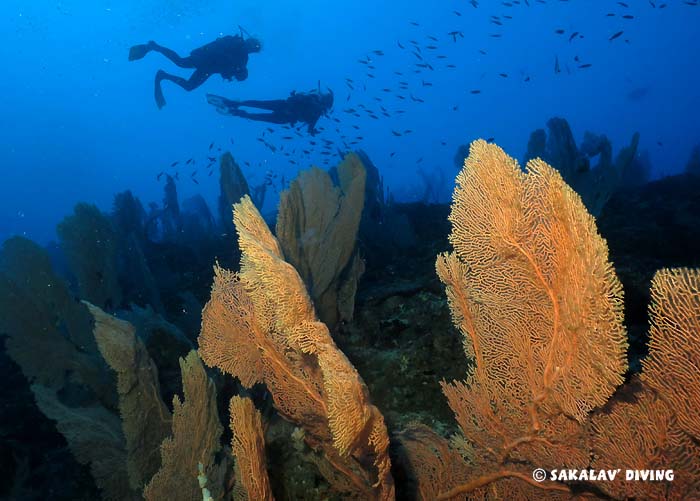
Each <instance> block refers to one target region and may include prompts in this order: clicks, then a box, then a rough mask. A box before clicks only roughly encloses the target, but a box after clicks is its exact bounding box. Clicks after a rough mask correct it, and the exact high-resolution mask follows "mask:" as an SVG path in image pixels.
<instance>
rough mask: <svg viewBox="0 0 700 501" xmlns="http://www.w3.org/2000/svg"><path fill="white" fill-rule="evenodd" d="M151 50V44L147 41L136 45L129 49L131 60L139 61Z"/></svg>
mask: <svg viewBox="0 0 700 501" xmlns="http://www.w3.org/2000/svg"><path fill="white" fill-rule="evenodd" d="M150 50H151V47H150V44H147V43H145V44H141V45H134V46H133V47H132V48H131V49H129V61H137V60H139V59H143V58H144V57H145V56H146V54H148V51H150Z"/></svg>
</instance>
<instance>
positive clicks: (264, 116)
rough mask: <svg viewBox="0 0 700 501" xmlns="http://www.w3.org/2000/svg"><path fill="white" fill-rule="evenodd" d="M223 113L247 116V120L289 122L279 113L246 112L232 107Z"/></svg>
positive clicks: (275, 122) (276, 122)
mask: <svg viewBox="0 0 700 501" xmlns="http://www.w3.org/2000/svg"><path fill="white" fill-rule="evenodd" d="M222 113H223V112H222ZM225 114H226V115H231V116H234V117H241V118H247V119H248V120H254V121H256V122H267V123H271V124H286V123H289V119H288V118H287V117H285V116H284V115H282V114H279V113H248V112H247V111H245V110H240V109H237V108H234V109H229V110H228V111H227V112H226V113H225Z"/></svg>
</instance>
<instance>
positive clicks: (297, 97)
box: [207, 92, 333, 135]
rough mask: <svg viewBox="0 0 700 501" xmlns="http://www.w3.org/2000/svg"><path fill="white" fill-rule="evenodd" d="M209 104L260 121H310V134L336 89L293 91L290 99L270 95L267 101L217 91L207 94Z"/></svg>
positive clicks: (233, 114)
mask: <svg viewBox="0 0 700 501" xmlns="http://www.w3.org/2000/svg"><path fill="white" fill-rule="evenodd" d="M207 101H208V102H209V104H213V105H214V106H216V110H217V111H218V112H219V113H222V114H224V115H231V116H235V117H242V118H248V119H250V120H256V121H258V122H268V123H274V124H289V125H294V124H296V123H297V122H302V123H305V124H307V125H308V131H309V134H311V135H315V134H316V132H317V131H316V122H318V119H319V118H321V116H323V115H326V114H327V113H328V111H329V110H330V109H331V107H332V106H333V92H329V93H327V94H320V93H317V92H310V93H304V92H292V93H291V95H290V96H289V97H288V98H287V99H270V100H264V101H258V100H247V101H232V100H230V99H226V98H224V97H221V96H216V95H214V94H207ZM241 107H246V108H258V109H261V110H268V111H270V113H250V112H248V111H245V110H241V109H240V108H241Z"/></svg>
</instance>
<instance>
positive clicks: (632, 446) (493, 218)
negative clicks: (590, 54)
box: [402, 141, 700, 499]
mask: <svg viewBox="0 0 700 501" xmlns="http://www.w3.org/2000/svg"><path fill="white" fill-rule="evenodd" d="M450 221H451V222H452V224H453V231H452V234H451V235H450V241H451V243H452V244H453V246H454V251H453V252H451V253H446V254H443V255H441V256H439V257H438V261H437V271H438V275H439V276H440V279H441V280H442V281H443V283H444V284H445V285H446V289H447V297H448V302H449V305H450V309H451V311H452V315H453V319H454V322H455V324H456V325H457V326H458V327H459V329H460V331H461V332H462V334H463V336H464V347H465V352H466V353H467V355H468V356H469V357H471V358H473V360H474V364H475V366H474V368H473V369H472V371H471V372H470V373H469V374H468V375H467V379H466V381H465V382H463V383H462V382H455V383H452V384H443V390H444V392H445V395H446V396H447V398H448V401H449V404H450V407H452V409H453V410H454V412H455V416H456V418H457V423H458V424H459V427H460V429H461V432H462V434H461V435H459V436H457V437H455V438H454V440H453V448H447V442H446V441H445V440H444V439H442V438H440V437H439V436H437V435H435V434H430V433H427V432H425V430H422V429H421V428H420V427H418V428H416V427H413V428H412V429H409V430H408V432H407V433H406V435H405V436H404V437H403V439H402V443H403V445H404V448H405V452H406V454H407V456H408V457H409V458H410V460H411V465H412V467H413V469H414V472H415V475H416V477H417V489H418V491H419V492H418V493H419V495H421V496H422V498H423V499H460V498H463V496H465V495H467V496H469V497H470V498H472V497H473V498H482V497H486V496H488V497H493V498H496V499H516V498H522V499H531V498H534V497H541V496H543V493H544V492H547V497H548V498H552V497H553V496H563V497H564V498H567V497H569V496H570V495H572V492H571V491H570V489H571V488H572V487H571V486H569V485H567V484H566V483H561V482H552V481H549V480H545V481H543V482H539V483H538V482H536V481H534V480H533V478H532V471H533V470H534V469H535V468H543V469H544V470H545V471H549V470H553V469H561V468H573V469H581V468H588V467H589V465H590V464H591V463H590V457H591V450H592V451H593V452H594V453H595V461H594V463H593V466H595V467H597V468H607V469H609V468H616V467H623V468H624V467H625V466H627V467H629V468H662V467H663V468H668V467H675V468H677V469H678V470H679V471H682V472H683V473H682V474H681V475H682V477H681V479H680V481H679V483H678V485H673V487H672V490H668V489H669V486H668V485H659V484H653V483H652V484H646V485H645V484H640V483H636V484H632V485H627V484H625V483H624V482H612V483H610V484H609V485H607V484H606V487H603V490H606V492H607V493H608V494H609V495H610V496H613V497H615V498H620V499H623V498H626V497H629V496H638V497H639V498H666V497H673V498H675V496H677V495H683V496H690V497H689V498H690V499H692V498H693V496H695V494H688V493H696V492H697V489H698V485H700V467H699V466H698V465H699V464H700V462H699V461H698V459H697V458H698V457H700V454H698V452H699V451H698V449H697V437H698V426H697V423H698V420H697V416H698V415H699V414H700V396H699V395H700V389H698V388H697V384H696V383H697V381H695V380H694V377H695V373H696V372H697V367H698V366H700V358H698V357H699V354H700V348H699V346H700V343H699V341H700V340H699V339H697V333H698V332H700V278H699V277H700V273H698V272H690V271H688V270H675V271H668V270H664V271H662V272H660V273H659V274H657V277H656V278H655V280H654V284H653V289H652V297H653V305H652V318H653V321H652V329H651V342H650V350H651V353H650V357H649V359H648V360H647V361H646V362H645V371H644V374H643V375H642V379H643V381H644V384H643V386H642V389H641V390H639V389H638V390H637V398H636V400H634V401H633V402H631V403H630V402H627V403H612V404H609V408H608V409H607V410H605V411H602V412H596V408H599V407H601V406H603V405H605V404H606V403H607V402H608V400H609V399H610V397H611V396H612V395H613V393H614V392H615V390H616V388H617V387H618V386H619V385H620V384H621V383H622V382H623V377H622V376H623V374H624V372H625V369H626V363H625V349H626V345H627V344H626V337H625V332H624V329H623V327H622V291H621V287H620V284H619V282H618V280H617V278H616V276H615V274H614V271H613V269H612V267H611V265H610V263H609V262H608V259H607V246H606V244H605V242H604V241H603V240H602V239H601V238H600V236H599V235H598V234H597V231H596V228H595V224H594V221H593V219H592V218H591V217H590V216H589V215H588V213H587V211H586V210H585V207H584V206H583V203H582V202H581V199H580V198H579V197H578V195H576V193H574V192H573V191H572V190H571V188H569V187H568V186H567V185H566V184H565V183H564V181H563V180H562V178H561V176H560V175H559V174H558V173H557V171H555V170H554V169H552V168H551V167H550V166H548V165H547V164H545V163H544V162H542V161H541V160H539V159H537V160H533V161H530V162H529V163H528V165H527V171H526V172H525V173H523V172H522V171H521V170H520V168H519V166H518V165H517V163H516V162H515V161H514V160H513V159H512V158H510V157H508V156H507V155H506V154H505V153H504V152H503V151H502V150H501V149H500V148H498V147H497V146H493V145H488V144H487V143H485V142H484V141H477V142H475V143H474V144H473V145H472V147H471V151H470V156H469V158H468V159H467V161H466V163H465V168H464V169H463V170H462V172H461V173H460V174H459V176H458V177H457V188H456V190H455V196H454V203H453V206H452V212H451V214H450ZM633 389H634V388H632V389H627V390H626V391H627V392H628V393H629V392H630V391H632V390H633ZM591 416H593V418H591ZM431 452H433V453H434V454H433V455H431ZM456 453H458V454H456ZM664 465H665V466H664ZM577 488H578V489H579V490H583V491H586V490H588V492H589V493H590V492H593V490H592V487H591V486H586V485H585V484H584V485H578V486H577Z"/></svg>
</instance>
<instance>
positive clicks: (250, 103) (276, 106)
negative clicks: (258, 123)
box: [237, 99, 286, 111]
mask: <svg viewBox="0 0 700 501" xmlns="http://www.w3.org/2000/svg"><path fill="white" fill-rule="evenodd" d="M285 103H286V101H285V100H283V99H268V100H266V101H258V100H255V99H249V100H247V101H237V104H238V106H245V107H248V108H258V109H260V110H270V111H277V110H281V109H282V107H283V106H284V105H285Z"/></svg>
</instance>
